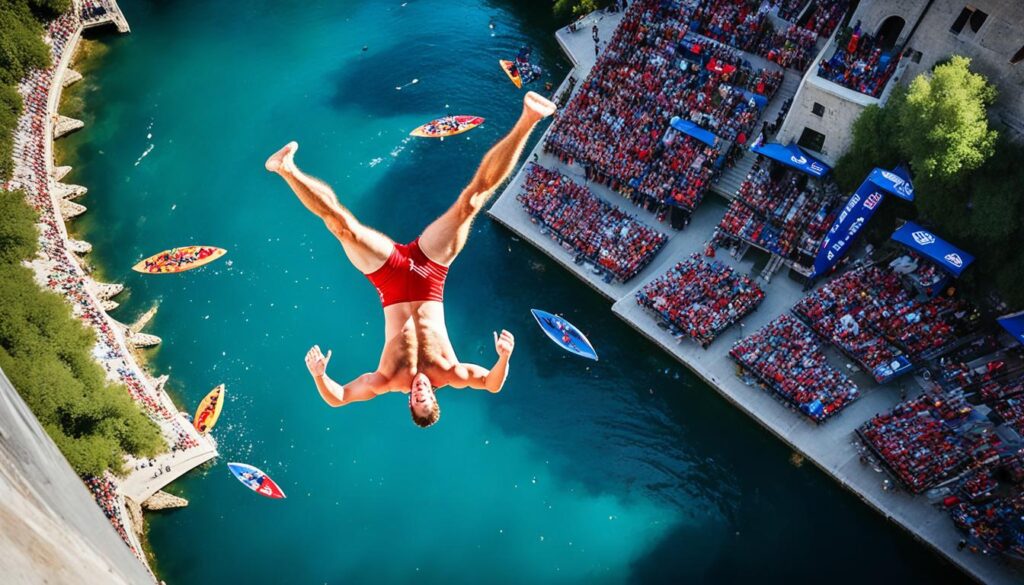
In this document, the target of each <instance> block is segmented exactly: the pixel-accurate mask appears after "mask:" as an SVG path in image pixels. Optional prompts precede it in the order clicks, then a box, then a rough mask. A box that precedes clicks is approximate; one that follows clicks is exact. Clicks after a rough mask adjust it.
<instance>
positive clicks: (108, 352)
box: [2, 2, 199, 554]
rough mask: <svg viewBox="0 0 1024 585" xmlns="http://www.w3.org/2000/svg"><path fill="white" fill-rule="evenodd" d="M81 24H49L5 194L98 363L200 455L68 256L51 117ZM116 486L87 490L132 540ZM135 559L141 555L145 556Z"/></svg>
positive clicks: (39, 268)
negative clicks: (47, 55) (16, 204)
mask: <svg viewBox="0 0 1024 585" xmlns="http://www.w3.org/2000/svg"><path fill="white" fill-rule="evenodd" d="M100 5H101V3H88V2H87V3H86V4H85V5H84V6H83V11H84V14H85V15H86V16H88V15H90V14H94V12H90V10H91V9H90V6H91V7H92V8H96V7H97V6H100ZM80 23H81V20H80V15H79V14H77V13H74V12H72V11H69V12H68V13H65V14H64V15H62V16H60V17H59V18H57V19H56V20H54V21H52V22H51V23H50V24H49V26H48V27H47V31H46V41H47V43H48V44H49V45H50V50H51V57H52V62H53V65H51V66H50V67H49V68H46V69H41V70H34V71H32V72H31V73H30V74H29V75H28V76H27V77H26V78H25V79H24V80H22V82H21V83H20V84H19V86H18V90H19V93H20V94H21V95H22V99H23V104H24V106H23V114H22V116H21V118H19V120H18V126H17V128H16V130H15V134H14V148H13V151H14V163H15V169H14V173H13V177H12V179H11V180H10V181H9V182H7V183H6V184H5V185H3V186H2V187H3V188H4V189H5V190H10V189H23V190H24V191H25V192H26V193H27V195H28V198H29V203H30V204H31V205H32V207H33V208H34V209H35V210H36V211H37V213H38V227H39V230H40V232H39V247H40V255H39V257H37V258H36V259H35V260H34V261H33V268H34V269H35V270H36V274H37V277H38V279H39V282H40V284H41V285H44V286H46V287H47V288H49V289H50V290H53V291H54V292H57V293H58V294H61V295H63V296H64V297H65V298H66V299H67V300H68V302H69V303H70V304H71V307H72V312H73V314H74V315H75V316H76V317H78V318H79V319H81V320H82V321H83V322H84V323H85V324H86V325H88V326H89V327H90V328H92V329H93V330H94V331H95V332H96V337H97V341H96V347H95V349H94V351H93V355H94V356H95V357H96V359H97V361H99V363H100V364H101V365H102V366H103V368H104V369H105V370H106V372H107V374H108V376H110V377H111V378H113V379H116V380H118V381H119V382H121V383H122V384H123V385H124V386H125V387H126V388H127V390H128V392H129V394H130V395H131V397H132V398H133V399H134V400H135V401H136V402H137V403H138V404H139V406H140V407H141V408H142V409H143V411H144V412H146V413H147V414H148V415H149V416H150V418H151V419H153V420H154V421H155V422H156V423H157V424H158V425H159V427H160V429H161V432H162V434H163V435H164V438H165V439H166V441H167V444H168V445H170V446H171V448H172V449H174V450H175V451H179V450H185V449H190V448H193V447H198V446H199V442H198V441H197V440H196V439H195V437H194V433H192V432H190V430H189V429H187V428H186V427H185V425H183V424H182V422H181V418H180V417H176V416H174V415H172V413H171V411H170V410H169V408H168V406H165V404H167V402H165V401H164V400H163V397H161V396H160V395H159V392H160V391H159V390H157V389H155V388H154V387H153V384H152V382H151V381H149V380H144V375H143V374H141V373H139V370H138V369H137V368H136V367H135V364H134V360H133V359H132V358H131V357H130V356H129V355H128V352H127V350H126V349H125V345H124V343H123V342H122V339H121V336H122V335H123V333H119V332H118V331H116V330H115V322H114V321H112V320H111V319H110V318H109V317H108V316H107V315H106V313H105V312H104V311H103V309H102V308H101V306H100V304H99V302H98V300H97V299H96V297H95V296H93V294H92V293H91V292H90V290H89V288H88V284H87V283H88V277H87V276H86V274H85V272H84V271H83V270H82V268H81V266H80V265H79V263H78V261H77V258H75V256H74V254H73V253H72V252H71V250H70V249H69V248H68V240H67V237H66V234H65V232H64V231H62V227H63V225H62V222H63V219H62V218H61V216H60V214H59V213H58V211H57V205H58V201H59V199H60V198H59V195H57V194H55V193H52V192H51V178H50V176H49V169H48V165H47V160H46V156H47V148H46V146H47V145H46V140H47V136H48V132H47V131H48V127H49V126H51V125H52V124H53V123H54V119H53V117H52V116H51V114H50V113H49V110H48V103H49V97H50V88H51V86H53V85H54V84H57V85H59V84H60V80H58V79H55V71H56V67H57V64H58V63H59V62H60V60H61V58H62V56H63V55H64V52H65V51H66V50H67V49H68V48H69V41H70V39H71V38H72V36H73V35H74V34H75V33H76V31H77V30H78V27H79V26H80ZM114 481H115V480H114V479H113V477H112V476H109V477H104V478H91V479H87V480H86V483H87V484H88V485H89V487H90V489H91V490H92V491H93V494H94V495H95V496H96V498H97V502H99V504H100V507H101V508H103V510H104V513H105V514H106V515H107V517H108V518H110V520H111V523H112V524H113V525H114V527H115V528H116V529H117V530H118V532H119V533H120V534H121V535H122V538H125V532H124V523H123V521H122V520H121V518H120V516H119V512H117V510H119V507H117V506H113V504H112V503H111V502H112V501H113V500H112V498H113V494H114V492H115V489H116V488H115V484H114V483H113V482H114ZM126 542H127V540H126ZM133 551H134V549H133ZM134 552H136V554H138V551H134Z"/></svg>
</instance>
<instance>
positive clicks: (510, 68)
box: [498, 60, 523, 89]
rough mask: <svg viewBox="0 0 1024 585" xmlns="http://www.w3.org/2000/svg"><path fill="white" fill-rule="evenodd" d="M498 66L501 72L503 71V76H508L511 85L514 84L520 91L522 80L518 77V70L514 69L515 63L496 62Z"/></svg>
mask: <svg viewBox="0 0 1024 585" xmlns="http://www.w3.org/2000/svg"><path fill="white" fill-rule="evenodd" d="M498 64H500V65H501V68H502V70H504V71H505V75H508V78H509V79H511V80H512V83H514V84H515V86H516V87H518V88H519V89H522V88H523V78H522V77H520V75H519V69H518V68H517V67H516V64H515V62H513V61H505V60H500V61H498Z"/></svg>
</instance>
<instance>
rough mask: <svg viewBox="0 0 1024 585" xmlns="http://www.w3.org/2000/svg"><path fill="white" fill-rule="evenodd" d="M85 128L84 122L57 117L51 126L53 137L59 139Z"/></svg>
mask: <svg viewBox="0 0 1024 585" xmlns="http://www.w3.org/2000/svg"><path fill="white" fill-rule="evenodd" d="M84 127H85V122H83V121H81V120H76V119H74V118H69V117H67V116H60V115H58V116H57V119H56V121H55V122H54V124H53V137H54V138H61V137H64V136H67V135H68V134H70V133H72V132H74V131H75V130H80V129H81V128H84Z"/></svg>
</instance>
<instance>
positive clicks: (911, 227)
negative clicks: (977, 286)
mask: <svg viewBox="0 0 1024 585" xmlns="http://www.w3.org/2000/svg"><path fill="white" fill-rule="evenodd" d="M892 239H894V240H896V241H897V242H899V243H901V244H904V245H905V246H907V247H909V248H910V249H911V250H915V251H917V252H920V253H921V254H923V255H925V256H927V257H928V258H929V259H930V260H932V261H933V262H935V264H937V265H938V266H939V267H941V268H942V269H943V270H945V271H946V272H949V273H950V274H952V275H953V276H956V277H959V276H960V273H961V272H963V271H964V269H965V268H967V267H968V266H970V264H971V262H974V256H972V255H970V254H968V253H967V252H964V251H963V250H961V249H960V248H957V247H956V246H954V245H953V244H950V243H949V242H947V241H946V240H943V239H942V238H940V237H939V236H936V235H935V234H933V233H932V232H930V231H928V230H926V229H924V228H923V227H921V226H919V225H917V224H916V223H914V222H912V221H908V222H907V223H905V224H903V226H902V227H900V229H898V230H896V231H895V232H893V234H892Z"/></svg>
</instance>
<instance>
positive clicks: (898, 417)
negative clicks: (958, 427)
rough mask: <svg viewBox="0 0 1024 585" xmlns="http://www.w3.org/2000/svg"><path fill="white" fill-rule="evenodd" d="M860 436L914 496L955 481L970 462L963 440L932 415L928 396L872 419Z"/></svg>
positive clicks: (936, 414)
mask: <svg viewBox="0 0 1024 585" xmlns="http://www.w3.org/2000/svg"><path fill="white" fill-rule="evenodd" d="M857 434H858V435H859V436H860V437H861V439H862V440H863V441H864V443H865V444H866V445H867V446H868V447H869V448H870V449H871V450H872V451H873V452H874V453H875V455H876V456H878V457H879V458H880V459H881V461H882V462H883V463H884V464H885V466H886V467H887V468H888V469H889V471H890V472H891V473H892V475H893V476H894V477H895V478H896V479H897V480H898V481H899V482H900V483H901V484H902V485H903V487H904V488H905V489H906V490H908V491H910V492H912V493H915V494H916V493H920V492H922V491H924V490H926V489H928V488H930V487H932V486H934V485H936V484H938V483H939V482H941V481H943V480H945V479H947V478H950V477H953V476H954V475H956V474H957V473H959V472H960V471H962V470H963V469H964V468H965V467H966V466H967V465H968V463H969V461H970V458H971V455H970V451H969V445H967V444H966V441H965V440H964V438H963V437H961V436H960V435H958V434H957V433H956V432H955V431H954V430H953V429H952V428H951V427H950V426H949V425H947V424H946V422H945V421H944V420H943V419H942V418H941V417H940V416H939V415H938V413H936V412H935V411H933V409H932V403H931V401H930V400H929V399H928V398H927V397H926V396H922V397H919V398H916V399H913V400H909V401H906V402H902V403H900V404H898V405H897V406H896V407H895V408H893V410H892V411H891V412H888V413H885V414H879V415H877V416H875V417H873V418H872V419H871V420H869V421H867V422H866V423H864V424H863V425H862V426H861V427H860V428H858V429H857Z"/></svg>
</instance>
